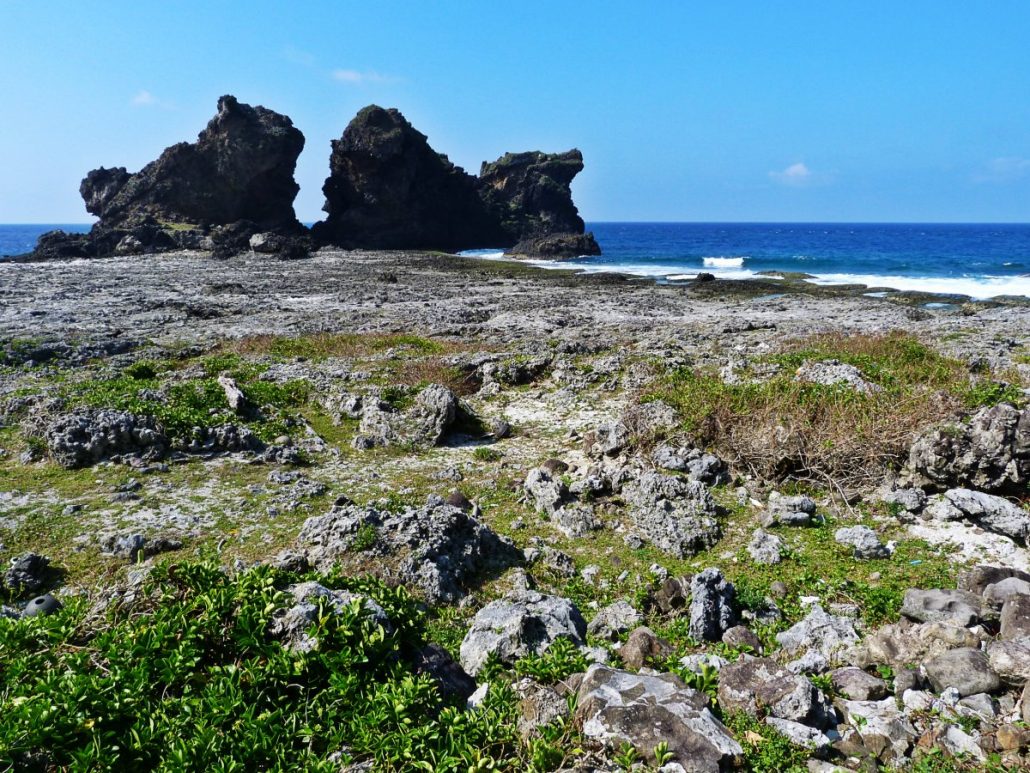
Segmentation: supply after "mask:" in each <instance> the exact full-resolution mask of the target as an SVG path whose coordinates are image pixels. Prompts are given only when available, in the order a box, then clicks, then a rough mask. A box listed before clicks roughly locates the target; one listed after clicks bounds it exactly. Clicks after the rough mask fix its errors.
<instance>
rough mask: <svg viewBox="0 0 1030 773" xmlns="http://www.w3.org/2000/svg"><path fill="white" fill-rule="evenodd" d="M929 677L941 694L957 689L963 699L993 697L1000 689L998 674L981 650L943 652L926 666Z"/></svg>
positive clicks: (968, 648) (969, 649) (969, 648)
mask: <svg viewBox="0 0 1030 773" xmlns="http://www.w3.org/2000/svg"><path fill="white" fill-rule="evenodd" d="M923 668H924V669H925V670H926V677H927V678H928V679H929V680H930V684H932V685H933V688H934V690H936V691H937V692H938V693H940V692H942V691H943V690H945V689H946V688H948V687H954V688H955V689H957V690H958V691H959V694H960V695H962V696H966V695H975V694H976V693H981V692H986V693H991V692H994V691H995V690H997V689H998V687H1000V686H1001V680H1000V679H999V678H998V674H996V673H995V672H994V669H992V668H991V666H990V663H989V662H988V660H987V655H985V654H984V653H983V652H982V651H981V650H978V649H973V648H971V647H963V648H960V649H954V650H949V651H947V652H943V653H941V654H940V655H938V656H937V657H935V658H933V659H932V660H929V661H927V662H926V663H924V664H923Z"/></svg>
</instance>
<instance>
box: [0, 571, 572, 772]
mask: <svg viewBox="0 0 1030 773" xmlns="http://www.w3.org/2000/svg"><path fill="white" fill-rule="evenodd" d="M294 579H296V578H294V577H292V576H290V575H287V574H284V573H281V572H277V571H275V570H272V569H269V568H257V569H253V570H250V571H248V572H246V573H244V574H241V575H238V576H236V577H230V576H227V575H225V574H224V573H223V572H221V571H220V570H218V569H217V568H215V567H214V566H213V565H210V564H203V563H201V564H178V565H165V566H161V567H158V568H157V569H155V570H154V572H153V573H152V574H151V576H150V578H149V579H148V581H147V588H146V593H145V600H144V601H142V602H140V604H139V605H138V606H136V607H135V608H133V609H126V610H123V611H119V610H117V609H115V610H113V611H109V612H108V613H107V615H106V617H102V618H99V619H98V618H96V617H92V618H90V616H89V614H88V610H87V609H86V603H85V602H76V601H72V602H70V603H69V605H68V607H67V608H66V609H64V610H63V611H61V612H60V613H58V614H57V615H54V616H52V617H40V618H30V619H23V620H16V621H15V620H0V716H3V719H4V721H3V722H0V766H3V767H12V768H18V769H21V768H23V767H32V766H33V765H35V766H39V767H45V768H51V767H57V768H69V769H79V770H87V769H88V770H97V769H109V770H113V769H117V770H140V769H162V770H223V771H228V770H240V771H244V770H267V769H277V770H301V769H302V770H327V771H328V770H338V769H339V767H340V765H341V764H343V765H346V764H348V763H355V762H366V761H367V762H373V763H374V765H375V769H376V770H427V771H450V770H460V771H467V770H535V769H553V768H554V767H558V766H560V764H561V763H562V761H563V760H564V759H565V757H566V755H567V753H569V752H570V751H571V750H573V749H574V744H572V743H570V741H571V739H572V732H571V730H570V728H568V727H566V726H565V724H564V723H555V726H553V727H550V726H549V727H547V728H544V732H543V734H542V737H541V738H539V739H537V740H536V741H533V742H531V743H522V742H520V741H519V739H518V736H517V733H516V731H515V718H516V716H517V701H516V700H515V697H514V694H513V693H512V692H511V690H510V689H508V688H507V686H506V682H505V681H504V679H503V678H500V677H499V678H498V680H497V681H496V683H495V684H494V685H493V686H492V688H491V690H490V691H489V693H488V695H487V698H486V700H485V702H484V703H483V705H482V706H481V707H480V708H479V709H478V710H476V711H473V712H466V711H465V710H464V707H463V706H457V705H452V704H450V703H449V702H448V701H446V700H445V699H444V698H443V697H442V696H441V694H440V692H439V690H438V689H437V687H436V685H435V683H434V682H433V681H432V680H431V679H430V678H429V677H428V676H418V675H415V674H414V673H413V672H412V670H411V668H410V666H409V665H407V663H408V662H409V658H410V656H411V655H412V653H413V652H414V650H415V649H416V648H417V647H419V646H421V644H422V643H423V641H424V623H425V619H424V615H423V613H422V612H421V611H420V608H419V606H418V605H417V604H416V603H415V601H414V599H412V598H411V597H409V596H408V594H407V593H406V592H405V591H404V590H403V589H399V588H393V589H392V588H388V587H386V586H385V585H383V584H381V583H379V582H375V581H370V580H361V579H352V578H344V577H340V576H333V577H320V578H318V579H320V580H322V581H323V582H324V583H325V584H326V585H327V586H329V587H333V588H345V589H349V590H351V591H353V592H356V593H360V594H364V595H366V596H369V597H371V598H373V599H375V600H376V602H377V603H379V604H380V605H381V606H382V607H383V609H384V610H385V611H386V613H387V615H388V617H389V618H390V621H391V623H392V628H391V629H390V630H386V629H384V628H383V627H382V626H381V625H379V624H377V623H376V622H375V620H374V619H373V618H372V616H371V615H370V614H369V612H368V610H367V609H366V608H365V607H364V606H363V605H362V603H361V602H360V601H356V602H354V603H352V604H350V605H349V606H347V607H346V608H345V609H344V610H343V611H342V613H334V612H332V611H331V610H330V608H329V607H328V606H326V605H324V604H323V606H322V607H321V611H320V614H319V615H318V617H317V620H316V621H315V622H314V623H312V625H311V627H310V628H309V630H308V633H309V634H310V635H311V636H314V637H315V638H317V640H318V642H319V644H318V646H317V648H315V649H313V650H312V651H310V652H299V651H292V650H290V649H288V648H285V647H284V646H282V644H281V643H280V642H279V641H277V640H275V639H274V638H273V637H272V636H271V635H270V634H269V630H270V626H271V624H272V622H273V619H274V615H275V611H276V610H277V609H280V608H282V607H285V606H290V605H291V604H292V603H293V602H292V598H291V597H289V596H288V595H286V594H285V593H284V592H283V589H284V588H285V586H286V584H287V583H288V582H290V581H291V580H294ZM565 660H566V658H564V656H561V655H557V656H555V657H553V658H552V659H551V662H553V663H562V662H565ZM540 662H543V661H539V662H538V666H539V663H540ZM575 665H576V666H579V665H580V664H579V663H578V661H577V663H576V664H575ZM562 670H564V669H562ZM331 757H332V759H330V758H331Z"/></svg>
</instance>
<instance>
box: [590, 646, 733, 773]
mask: <svg viewBox="0 0 1030 773" xmlns="http://www.w3.org/2000/svg"><path fill="white" fill-rule="evenodd" d="M575 717H576V722H577V724H578V725H579V726H580V727H581V728H582V730H583V734H584V735H585V736H586V737H587V738H589V739H591V740H593V741H596V742H598V743H601V744H603V745H604V746H605V747H607V748H608V749H612V750H620V749H621V748H622V747H623V746H624V745H626V744H630V745H632V746H633V748H634V749H636V750H637V753H638V755H640V757H641V758H642V759H652V758H653V756H654V749H655V747H656V746H657V745H658V744H659V743H660V742H663V741H664V742H665V743H666V744H667V745H668V749H669V753H670V754H671V755H672V758H671V763H672V764H676V763H678V764H679V766H681V767H679V768H676V769H679V770H689V771H697V772H698V773H701V772H703V773H717V772H718V771H721V770H726V769H728V768H729V767H731V766H733V765H734V764H735V762H736V761H737V760H738V759H739V758H740V757H742V755H743V749H742V748H741V746H740V744H739V743H737V741H736V740H734V739H733V737H732V736H731V735H730V733H729V731H728V730H727V729H726V727H725V726H724V725H723V724H722V723H721V722H719V720H717V719H716V718H715V717H714V716H713V715H712V713H711V712H710V711H709V710H708V699H707V697H706V696H704V695H702V694H701V693H698V692H696V691H694V690H691V689H690V688H688V687H687V686H686V685H685V684H684V683H683V682H682V680H680V679H679V678H678V677H676V676H674V675H672V674H663V675H661V676H644V675H642V674H631V673H628V672H626V671H617V670H615V669H612V668H607V667H606V666H597V665H595V666H591V667H590V669H589V670H588V671H587V673H586V676H585V677H584V678H583V682H582V684H581V685H580V687H579V692H578V695H577V701H576V714H575ZM671 769H673V768H671V767H670V770H671Z"/></svg>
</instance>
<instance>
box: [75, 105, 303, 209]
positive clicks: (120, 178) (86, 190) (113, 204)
mask: <svg viewBox="0 0 1030 773" xmlns="http://www.w3.org/2000/svg"><path fill="white" fill-rule="evenodd" d="M303 149H304V135H303V134H301V132H300V130H299V129H297V128H295V127H294V126H293V122H292V121H291V120H290V119H289V118H287V117H286V116H285V115H282V114H280V113H276V112H275V111H273V110H269V109H267V108H264V107H260V106H259V107H251V106H250V105H245V104H243V103H241V102H239V101H238V100H237V99H236V98H235V97H233V96H228V95H227V96H223V97H221V98H220V99H219V100H218V112H217V114H216V115H215V117H214V118H212V119H211V121H210V122H209V123H208V124H207V126H206V127H205V129H204V130H203V131H202V132H200V134H199V135H198V137H197V141H196V142H195V143H186V142H180V143H178V144H176V145H172V146H171V147H169V148H167V149H166V150H165V151H164V152H163V153H162V154H161V156H160V157H159V158H158V159H157V160H156V161H153V162H151V163H150V164H147V165H146V166H145V167H144V168H143V169H142V170H140V171H139V172H137V173H136V174H129V173H128V172H126V170H125V169H124V168H115V169H104V168H103V167H101V168H100V169H96V170H94V171H92V172H90V173H89V174H88V175H86V178H85V179H84V180H83V181H82V185H81V187H80V188H79V192H80V193H81V194H82V198H83V200H84V201H85V202H86V209H87V210H89V211H90V212H91V213H92V214H94V215H96V216H97V217H99V218H100V220H101V224H102V225H104V226H106V227H117V226H124V225H126V224H130V223H132V222H133V221H138V220H141V219H142V218H144V217H147V216H150V217H154V218H156V219H157V220H158V221H165V222H174V223H193V224H199V223H209V224H216V225H218V224H229V223H235V222H237V221H240V220H248V221H251V222H253V223H256V224H257V225H258V226H259V227H262V228H278V227H282V226H284V225H293V224H295V223H296V216H295V214H294V211H293V199H294V198H295V197H296V195H297V191H298V190H300V189H299V187H298V185H297V183H296V182H295V181H294V179H293V172H294V169H295V168H296V164H297V157H298V156H299V155H300V152H301V151H302V150H303Z"/></svg>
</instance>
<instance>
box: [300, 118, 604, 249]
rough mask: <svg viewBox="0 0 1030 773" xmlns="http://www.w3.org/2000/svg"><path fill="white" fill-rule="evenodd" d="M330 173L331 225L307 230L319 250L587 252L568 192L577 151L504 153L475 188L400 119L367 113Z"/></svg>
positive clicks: (347, 135) (337, 144) (341, 145)
mask: <svg viewBox="0 0 1030 773" xmlns="http://www.w3.org/2000/svg"><path fill="white" fill-rule="evenodd" d="M329 168H330V173H329V177H328V178H327V179H326V181H325V185H323V186H322V191H323V193H325V198H326V201H325V206H324V210H325V212H326V215H327V216H326V219H325V220H324V221H323V222H321V223H316V224H315V226H314V228H313V234H314V237H315V239H316V241H317V242H318V243H320V244H334V245H337V246H340V247H360V248H366V249H436V250H460V249H466V248H469V247H483V246H499V247H506V246H511V245H513V244H515V243H516V242H519V241H520V240H523V239H528V238H531V237H548V236H552V235H555V234H562V235H563V239H564V241H563V240H560V239H555V240H553V241H552V242H544V243H542V244H541V249H547V248H549V249H559V248H560V247H561V245H563V244H564V245H565V246H566V249H571V248H572V245H574V244H575V243H576V240H577V239H579V240H582V244H583V245H586V246H589V245H590V243H591V242H592V239H588V238H587V237H585V236H583V221H582V219H581V218H580V217H579V215H578V213H577V212H576V207H575V205H574V204H573V203H572V193H571V189H570V187H569V184H570V183H571V181H572V178H573V177H575V176H576V174H578V173H579V171H580V170H582V168H583V157H582V155H581V154H580V153H579V151H569V152H568V153H563V154H555V155H548V154H545V153H538V152H534V153H517V154H511V153H509V154H507V155H505V156H503V157H501V158H500V159H498V160H497V161H495V162H493V163H491V164H486V163H484V164H483V166H482V169H481V170H480V176H479V177H478V178H477V177H474V176H472V175H470V174H468V173H467V172H465V170H463V169H462V168H461V167H457V166H455V165H454V164H452V163H451V162H450V161H449V160H448V158H447V156H445V155H443V154H441V153H437V152H436V151H435V150H433V149H432V148H431V147H430V145H429V141H428V139H427V138H426V136H425V135H424V134H422V133H420V132H418V131H416V130H415V128H414V127H413V126H412V125H411V124H410V123H408V121H407V120H406V119H405V118H404V116H403V115H401V113H400V112H398V111H397V110H393V109H390V110H385V109H383V108H381V107H378V106H376V105H369V106H368V107H366V108H364V109H362V110H361V111H359V112H358V114H357V115H356V116H355V117H354V119H353V120H352V121H351V122H350V124H348V126H347V128H346V129H345V130H344V132H343V136H342V137H341V138H340V139H339V140H334V141H333V143H332V154H331V156H330V160H329ZM594 246H596V244H595V245H594ZM594 254H596V253H594Z"/></svg>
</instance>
